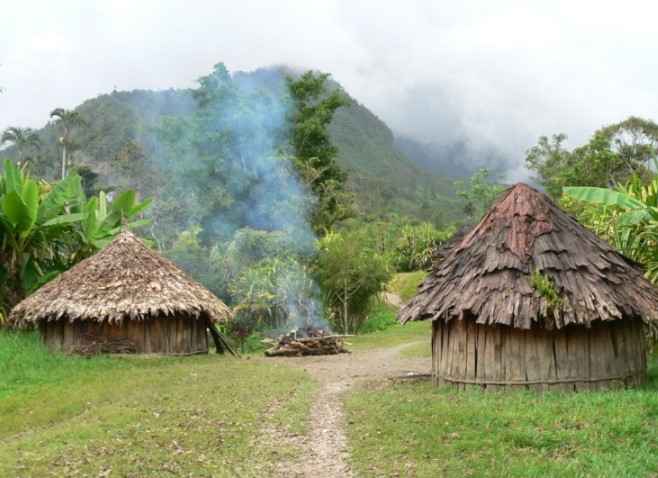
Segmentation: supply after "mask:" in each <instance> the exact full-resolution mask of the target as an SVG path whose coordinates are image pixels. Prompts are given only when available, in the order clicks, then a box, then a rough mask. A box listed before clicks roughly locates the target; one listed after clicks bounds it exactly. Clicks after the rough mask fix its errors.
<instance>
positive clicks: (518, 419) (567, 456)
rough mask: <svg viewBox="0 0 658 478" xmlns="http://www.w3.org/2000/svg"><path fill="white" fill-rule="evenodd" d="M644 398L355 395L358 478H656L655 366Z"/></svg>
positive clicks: (415, 389) (428, 389) (445, 392)
mask: <svg viewBox="0 0 658 478" xmlns="http://www.w3.org/2000/svg"><path fill="white" fill-rule="evenodd" d="M650 373H651V382H650V383H649V384H648V385H647V386H646V387H645V388H643V389H639V390H626V391H617V392H605V393H578V394H559V393H555V392H554V393H546V394H544V395H538V394H535V393H532V392H516V391H511V392H506V393H482V392H480V391H477V390H468V391H457V390H452V389H437V388H436V387H433V386H432V385H431V384H430V383H428V382H416V383H399V384H395V385H391V386H389V387H387V388H385V389H384V390H382V389H381V388H378V389H376V390H368V389H360V390H358V391H355V392H353V393H352V394H351V395H350V396H349V397H348V399H347V404H346V406H347V412H348V424H349V425H348V436H349V441H350V445H351V446H350V448H351V452H352V462H353V464H354V466H355V468H356V470H357V472H359V476H412V477H432V478H434V477H439V476H475V477H502V476H504V477H553V476H555V477H590V476H591V477H652V476H653V477H655V476H658V432H657V430H658V363H656V361H654V364H653V367H652V369H651V372H650Z"/></svg>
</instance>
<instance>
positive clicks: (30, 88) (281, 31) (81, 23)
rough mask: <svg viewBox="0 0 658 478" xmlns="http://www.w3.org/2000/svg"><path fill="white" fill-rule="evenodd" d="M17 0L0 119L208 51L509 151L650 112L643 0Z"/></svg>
mask: <svg viewBox="0 0 658 478" xmlns="http://www.w3.org/2000/svg"><path fill="white" fill-rule="evenodd" d="M465 3H467V6H463V5H461V4H460V3H459V2H430V1H427V2H390V4H388V5H387V4H385V3H383V2H381V1H378V2H375V1H361V2H347V1H344V2H302V1H292V0H290V1H279V2H265V1H263V2H253V1H242V2H238V3H236V2H221V1H220V2H217V1H197V2H193V3H190V2H182V1H157V2H156V1H140V2H129V1H116V2H107V3H103V4H101V3H98V4H96V2H94V4H92V2H83V1H77V2H75V1H71V2H60V3H52V2H30V1H25V2H19V3H13V4H11V5H7V6H5V8H4V12H3V20H4V21H3V25H2V28H0V86H2V87H4V89H5V92H4V93H3V94H1V95H0V127H1V128H4V127H6V126H9V125H19V126H33V127H38V126H41V125H43V124H44V123H45V121H46V120H47V117H48V112H49V111H50V110H52V109H53V108H54V107H57V106H63V107H73V106H75V105H77V104H78V103H80V102H81V101H82V100H84V99H86V98H88V97H91V96H95V95H97V94H99V93H103V92H108V91H111V90H112V89H114V88H115V87H116V88H117V89H134V88H169V87H187V86H191V85H192V84H193V82H194V80H195V79H196V78H197V77H199V76H200V75H202V74H205V72H207V71H208V70H209V69H210V68H211V67H212V65H214V64H215V63H217V62H218V61H223V62H225V63H226V64H227V66H228V67H229V68H230V69H231V70H233V71H236V70H251V69H255V68H257V67H260V66H266V65H271V64H289V65H292V66H297V67H302V68H316V69H320V70H323V71H327V72H331V73H332V74H333V75H334V77H335V79H336V80H338V81H339V82H340V83H342V84H343V85H344V86H345V87H346V89H347V90H348V91H349V92H350V94H352V95H353V96H354V97H355V98H357V99H358V100H359V101H360V102H362V103H364V104H365V105H366V106H367V107H369V108H370V109H372V110H373V111H374V112H375V113H376V114H378V115H379V116H380V117H381V118H382V119H384V120H385V121H386V122H387V123H388V124H389V125H390V126H391V127H392V129H393V130H394V131H396V132H398V133H400V134H404V135H407V136H411V137H414V138H417V139H420V140H422V141H427V142H436V143H440V144H448V143H450V142H453V141H463V140H464V138H467V139H468V140H469V142H470V143H471V144H473V145H475V147H476V149H477V147H479V146H478V145H484V146H482V147H483V148H484V149H488V148H490V147H495V148H497V149H499V150H500V151H501V152H502V153H503V154H504V155H505V156H507V157H509V160H510V161H512V162H513V163H514V164H517V165H518V164H520V163H521V161H522V158H523V153H524V151H525V150H526V149H527V148H528V147H530V146H532V145H533V144H534V143H535V142H536V139H537V137H538V136H539V135H542V134H551V133H554V132H560V131H562V132H565V133H567V134H568V135H569V136H570V138H571V144H577V143H579V142H582V141H585V140H586V139H587V138H588V136H589V135H590V134H591V132H592V131H593V130H594V129H596V128H598V127H599V126H601V125H603V124H609V123H613V122H616V121H619V120H621V119H623V118H625V117H627V116H629V115H631V114H633V115H639V116H644V117H650V118H651V117H655V112H656V111H658V95H656V93H655V85H656V84H657V83H658V65H657V64H656V62H657V60H656V59H655V54H654V52H655V50H656V46H657V44H658V38H657V37H656V35H655V25H654V23H655V21H654V18H655V14H656V13H657V12H658V6H655V5H654V4H652V3H650V2H640V1H637V2H636V1H629V2H626V3H625V4H624V5H623V7H622V6H620V5H619V4H618V3H613V2H605V1H603V2H602V1H582V2H577V3H576V2H565V1H557V2H516V1H507V2H487V1H484V0H481V1H473V2H465Z"/></svg>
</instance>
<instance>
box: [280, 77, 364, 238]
mask: <svg viewBox="0 0 658 478" xmlns="http://www.w3.org/2000/svg"><path fill="white" fill-rule="evenodd" d="M328 79H329V75H328V74H325V73H316V72H313V71H307V72H306V73H304V74H303V75H301V76H300V77H299V78H288V79H287V81H288V91H289V93H290V96H291V97H292V100H293V104H294V109H293V113H292V115H291V117H290V130H291V131H290V132H291V134H290V144H291V146H292V149H293V155H294V158H293V164H294V165H295V168H296V169H297V171H298V173H299V175H300V177H301V178H302V180H303V181H304V182H305V183H306V184H307V185H308V186H309V188H310V189H311V190H312V191H313V193H314V194H315V197H316V198H317V203H316V204H315V207H314V209H313V211H312V214H311V216H312V217H311V222H312V224H313V227H314V229H315V230H316V232H318V233H321V234H323V233H325V232H327V231H328V230H330V229H331V227H332V226H333V225H334V224H335V223H337V222H338V221H340V220H342V219H345V218H347V217H350V216H351V215H352V214H353V211H352V208H351V202H352V200H351V196H350V195H349V194H347V193H346V191H345V181H346V179H347V174H346V173H345V172H344V171H343V170H342V168H340V166H339V165H338V163H337V162H336V156H337V154H338V149H337V148H336V146H335V145H334V144H333V143H332V141H331V135H330V133H329V124H330V123H331V120H332V119H333V117H334V114H335V113H336V111H337V110H338V109H339V108H341V107H343V106H347V105H349V100H348V98H347V97H346V96H345V95H344V94H343V93H342V92H341V91H340V90H339V89H337V88H334V89H330V88H329V87H328V84H327V82H328Z"/></svg>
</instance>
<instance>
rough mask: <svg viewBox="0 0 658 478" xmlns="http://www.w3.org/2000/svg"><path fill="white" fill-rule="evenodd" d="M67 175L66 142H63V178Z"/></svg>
mask: <svg viewBox="0 0 658 478" xmlns="http://www.w3.org/2000/svg"><path fill="white" fill-rule="evenodd" d="M65 177H66V144H62V179H64V178H65Z"/></svg>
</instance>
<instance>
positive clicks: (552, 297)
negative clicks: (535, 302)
mask: <svg viewBox="0 0 658 478" xmlns="http://www.w3.org/2000/svg"><path fill="white" fill-rule="evenodd" d="M530 284H531V285H532V288H533V289H535V291H537V293H538V294H539V295H540V296H542V297H543V298H544V299H546V302H548V305H549V306H550V307H551V309H556V308H558V307H560V306H561V305H562V297H560V295H559V294H558V291H557V289H556V288H555V284H554V283H553V279H551V278H550V277H548V276H547V275H544V274H542V273H541V272H540V271H539V270H534V271H533V272H532V275H531V276H530Z"/></svg>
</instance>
